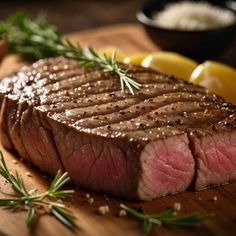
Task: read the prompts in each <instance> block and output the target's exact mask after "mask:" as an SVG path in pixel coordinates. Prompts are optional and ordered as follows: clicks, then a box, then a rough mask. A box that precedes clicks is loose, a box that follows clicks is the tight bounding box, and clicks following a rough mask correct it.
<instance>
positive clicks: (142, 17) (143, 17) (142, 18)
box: [136, 2, 236, 34]
mask: <svg viewBox="0 0 236 236" xmlns="http://www.w3.org/2000/svg"><path fill="white" fill-rule="evenodd" d="M153 3H154V2H151V3H150V2H147V3H146V4H143V6H142V7H141V8H140V9H139V10H138V11H137V12H136V18H137V19H138V21H139V22H141V23H142V24H144V25H147V26H149V27H151V28H153V29H157V30H161V31H163V32H164V31H165V32H170V33H171V32H173V33H185V34H196V33H221V32H225V31H227V30H231V29H235V32H236V20H235V22H234V23H233V24H230V25H227V26H221V27H218V28H212V29H203V30H183V29H171V28H164V27H160V26H158V25H157V24H156V23H155V21H154V20H153V19H151V18H150V17H148V16H147V14H146V13H145V11H146V10H147V9H149V8H150V7H152V4H153ZM225 9H228V8H225ZM154 11H155V9H153V12H154ZM231 11H232V12H234V14H235V16H236V12H235V11H234V10H231Z"/></svg>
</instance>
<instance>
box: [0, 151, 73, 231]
mask: <svg viewBox="0 0 236 236" xmlns="http://www.w3.org/2000/svg"><path fill="white" fill-rule="evenodd" d="M0 175H1V176H2V177H3V178H5V179H6V180H7V181H8V182H9V183H10V184H11V185H12V188H13V189H14V190H15V192H16V193H17V194H18V195H17V196H16V197H14V198H6V199H0V206H3V207H6V208H8V209H9V208H10V209H12V210H15V209H16V208H17V209H23V210H24V209H27V218H26V225H27V226H28V227H31V226H32V225H33V224H34V222H35V221H34V219H35V217H36V215H38V213H39V212H37V207H39V206H40V207H41V206H42V205H46V207H47V208H48V209H49V212H50V213H51V215H52V216H54V217H55V218H56V219H57V220H59V221H60V222H61V223H62V224H64V225H65V226H66V227H68V228H70V229H73V228H74V227H75V226H76V224H75V217H74V216H73V214H72V212H71V211H69V210H68V209H67V208H66V207H65V206H64V205H63V204H59V203H57V202H54V201H51V199H55V200H58V199H64V198H67V197H72V195H73V193H74V190H60V188H61V187H63V186H64V185H65V184H66V183H68V181H69V177H68V173H67V172H65V173H64V174H61V172H60V171H58V172H57V174H56V176H55V178H54V180H53V181H52V183H51V185H50V187H49V189H48V191H46V192H44V193H36V192H35V191H27V189H26V187H25V183H24V180H23V179H22V178H21V177H20V176H19V174H18V173H17V172H16V174H15V176H14V175H13V174H11V173H10V171H9V169H8V167H7V165H6V162H5V160H4V157H3V155H2V152H1V151H0ZM45 213H47V212H45Z"/></svg>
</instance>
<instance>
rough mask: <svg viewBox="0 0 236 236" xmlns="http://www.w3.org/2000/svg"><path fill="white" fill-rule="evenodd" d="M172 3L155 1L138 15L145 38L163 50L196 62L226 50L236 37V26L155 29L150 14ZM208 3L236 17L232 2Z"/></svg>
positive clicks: (155, 26) (162, 0)
mask: <svg viewBox="0 0 236 236" xmlns="http://www.w3.org/2000/svg"><path fill="white" fill-rule="evenodd" d="M173 2H178V1H174V0H158V1H157V0H156V1H151V2H148V3H146V4H145V5H144V6H143V7H142V9H141V10H140V11H138V12H137V19H138V20H139V21H140V22H141V23H142V24H143V26H144V28H145V30H146V32H147V34H148V36H149V37H150V38H151V39H152V41H153V42H154V43H155V44H157V45H158V46H159V47H160V48H161V49H163V50H171V51H176V52H179V53H181V54H184V55H188V56H192V57H195V58H209V57H210V56H212V55H216V54H217V53H219V52H220V51H222V50H223V49H225V48H226V47H227V46H228V45H229V44H230V42H231V41H232V40H233V39H234V37H235V35H236V23H234V24H233V25H230V26H227V27H221V28H217V29H210V30H198V31H195V30H194V31H187V30H174V29H166V28H161V27H158V26H157V25H156V23H155V22H154V21H153V20H152V18H151V16H152V14H153V12H158V11H161V10H163V9H164V7H165V6H166V4H169V3H173ZM207 2H209V3H211V4H213V5H217V6H220V7H221V8H225V9H228V10H231V11H233V12H234V14H236V6H235V5H236V2H235V1H218V0H214V1H213V0H212V1H210V0H208V1H207Z"/></svg>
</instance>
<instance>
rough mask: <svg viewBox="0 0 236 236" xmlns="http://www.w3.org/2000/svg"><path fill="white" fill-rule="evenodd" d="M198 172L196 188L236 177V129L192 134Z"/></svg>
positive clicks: (191, 138)
mask: <svg viewBox="0 0 236 236" xmlns="http://www.w3.org/2000/svg"><path fill="white" fill-rule="evenodd" d="M190 140H191V142H192V149H193V155H194V156H195V158H196V164H197V173H196V175H197V176H196V183H195V188H196V189H198V190H200V189H204V188H206V187H207V186H215V185H220V184H224V183H228V182H229V181H230V180H235V179H236V131H235V130H234V131H232V132H223V133H218V134H214V135H208V136H204V137H201V138H198V137H197V136H195V135H190Z"/></svg>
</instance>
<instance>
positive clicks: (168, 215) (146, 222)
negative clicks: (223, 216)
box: [120, 204, 212, 235]
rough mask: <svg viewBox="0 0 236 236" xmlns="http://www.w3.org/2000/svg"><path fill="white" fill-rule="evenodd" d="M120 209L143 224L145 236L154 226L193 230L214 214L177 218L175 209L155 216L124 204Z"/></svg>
mask: <svg viewBox="0 0 236 236" xmlns="http://www.w3.org/2000/svg"><path fill="white" fill-rule="evenodd" d="M120 208H121V209H123V210H125V211H126V212H127V213H129V215H131V216H132V217H134V218H136V219H138V220H140V221H142V222H143V233H144V235H148V234H149V233H150V232H151V230H152V227H153V225H158V226H161V225H163V224H165V225H173V226H178V227H187V228H192V227H198V226H199V224H200V223H201V222H202V221H205V220H208V219H209V218H210V217H212V214H208V215H201V214H199V213H197V212H193V213H190V214H187V215H182V216H178V217H176V216H175V212H176V211H175V210H174V209H173V208H171V209H168V210H166V211H163V212H161V213H159V214H155V215H146V214H143V213H140V212H138V211H136V210H134V209H132V208H129V207H127V206H125V205H124V204H120Z"/></svg>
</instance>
